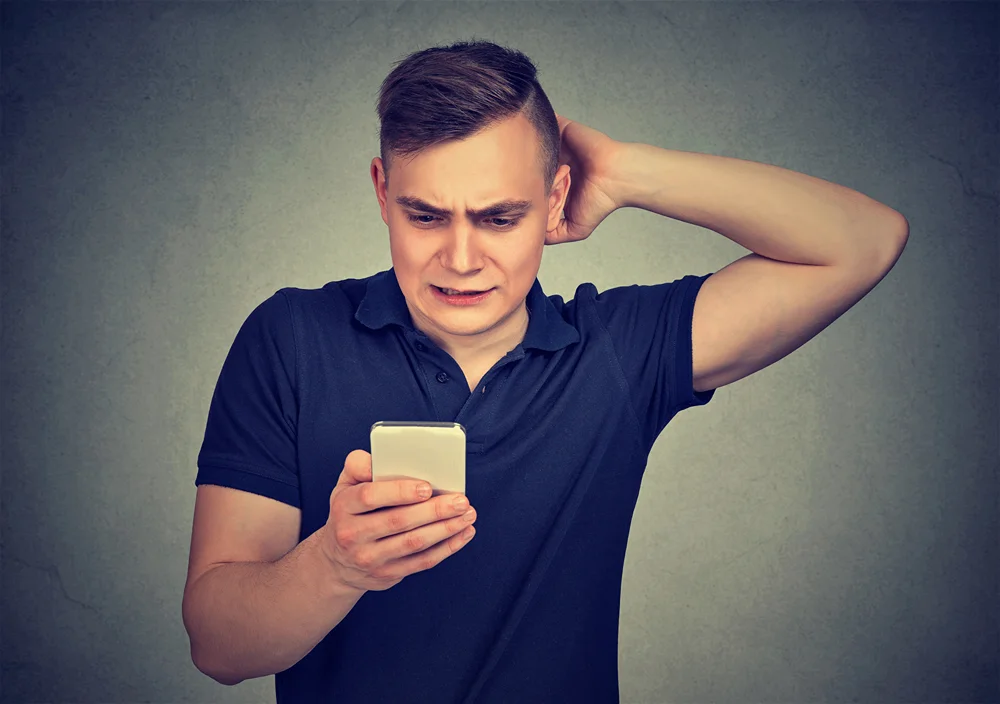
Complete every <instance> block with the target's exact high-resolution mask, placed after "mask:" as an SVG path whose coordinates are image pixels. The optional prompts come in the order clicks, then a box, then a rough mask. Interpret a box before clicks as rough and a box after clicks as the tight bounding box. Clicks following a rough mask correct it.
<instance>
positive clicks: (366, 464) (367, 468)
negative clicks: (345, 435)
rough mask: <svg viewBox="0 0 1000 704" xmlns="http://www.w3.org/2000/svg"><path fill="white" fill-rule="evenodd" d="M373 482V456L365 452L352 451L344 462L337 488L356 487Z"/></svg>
mask: <svg viewBox="0 0 1000 704" xmlns="http://www.w3.org/2000/svg"><path fill="white" fill-rule="evenodd" d="M371 480H372V456H371V455H370V454H369V453H368V452H366V451H365V450H352V451H351V452H350V453H349V454H348V455H347V459H346V460H344V470H343V471H342V472H341V473H340V478H339V479H338V480H337V486H354V485H355V484H360V483H362V482H370V481H371Z"/></svg>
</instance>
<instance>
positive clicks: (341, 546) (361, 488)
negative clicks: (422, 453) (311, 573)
mask: <svg viewBox="0 0 1000 704" xmlns="http://www.w3.org/2000/svg"><path fill="white" fill-rule="evenodd" d="M421 485H427V483H426V482H423V481H419V480H416V479H394V480H388V481H378V482H373V481H372V456H371V455H370V454H369V453H368V452H365V451H364V450H354V451H352V452H351V453H350V454H349V455H347V460H346V461H345V462H344V470H343V471H342V472H341V473H340V478H339V479H338V480H337V486H335V487H334V488H333V491H332V492H331V493H330V517H329V518H328V519H327V521H326V525H325V526H323V528H321V529H320V531H321V532H322V533H323V539H322V541H321V545H322V546H323V550H324V553H325V554H326V556H327V557H328V558H329V559H330V562H331V563H332V564H333V566H334V569H335V571H336V574H337V575H338V576H339V578H340V580H341V581H342V582H343V583H344V584H345V585H347V586H349V587H353V588H355V589H359V590H363V591H369V590H371V591H382V590H385V589H388V588H389V587H393V586H395V585H397V584H399V583H400V582H401V581H403V577H406V576H407V575H411V574H413V573H415V572H421V571H423V570H426V569H430V568H431V567H434V566H435V565H437V564H438V563H439V562H441V561H442V560H444V559H445V558H446V557H449V556H451V555H454V554H455V553H456V552H458V551H459V550H461V549H462V548H463V547H465V545H467V544H468V542H469V541H470V540H471V539H472V536H473V535H475V528H473V527H472V523H473V521H475V519H476V512H475V510H474V509H472V508H470V507H469V505H468V500H467V499H466V497H465V495H464V494H457V493H449V494H441V495H439V496H435V497H433V498H430V495H428V497H427V498H424V497H422V496H419V495H418V493H417V489H418V487H420V486H421ZM428 486H429V485H428ZM456 499H461V500H463V501H464V502H465V503H464V504H463V505H462V506H455V504H454V502H455V500H456ZM466 529H468V535H466V534H465V533H464V532H463V531H465V530H466Z"/></svg>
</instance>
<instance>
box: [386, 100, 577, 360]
mask: <svg viewBox="0 0 1000 704" xmlns="http://www.w3.org/2000/svg"><path fill="white" fill-rule="evenodd" d="M539 149H540V145H539V143H538V136H537V133H536V132H535V130H534V128H533V127H532V125H531V123H530V122H529V121H528V119H527V118H525V117H524V116H523V115H520V114H519V115H517V116H515V117H512V118H510V119H508V120H505V121H503V122H501V123H498V124H496V125H494V126H493V127H490V128H488V129H486V130H484V131H482V132H480V133H478V134H476V135H475V136H473V137H470V138H468V139H465V140H462V141H453V142H448V143H444V144H439V145H436V146H433V147H430V148H427V149H425V150H423V151H421V152H419V153H418V154H417V155H416V156H414V157H412V158H410V159H408V160H401V159H398V158H397V159H396V160H394V161H393V163H392V172H391V174H390V183H389V189H388V191H386V188H385V178H384V171H383V165H382V160H381V159H380V158H378V157H376V158H375V159H374V160H373V161H372V168H371V171H372V181H373V183H374V184H375V192H376V194H377V195H378V199H379V204H380V206H381V209H382V219H383V220H384V221H385V223H386V225H388V227H389V246H390V250H391V254H392V264H393V268H394V270H395V272H396V277H397V279H398V281H399V286H400V289H401V290H402V292H403V295H404V296H405V297H406V302H407V307H408V308H409V309H410V315H411V317H412V318H413V321H414V324H415V325H416V327H417V328H418V329H420V330H422V331H423V332H424V333H425V334H427V335H428V336H429V337H431V338H432V339H434V340H435V341H436V342H438V344H439V345H441V346H442V348H443V349H445V350H446V351H449V352H452V351H455V352H458V353H460V354H466V355H469V356H474V355H475V353H476V351H477V350H479V349H483V350H484V354H486V351H485V350H486V349H487V348H489V347H490V346H491V345H493V346H495V345H501V346H502V345H503V343H504V342H509V341H510V338H511V336H512V335H514V336H516V331H517V330H518V329H520V330H521V333H522V334H523V330H524V329H526V327H527V326H526V321H527V317H526V309H525V305H524V301H525V297H526V296H527V294H528V291H529V290H530V289H531V286H532V284H533V283H534V281H535V277H536V276H537V274H538V268H539V265H540V264H541V261H542V249H543V247H544V243H545V233H546V230H548V229H552V228H554V227H555V226H556V225H558V223H559V220H560V215H561V212H562V208H563V205H564V203H565V200H566V198H565V196H566V194H567V193H568V190H569V177H568V173H569V167H568V166H566V165H563V166H561V167H560V169H559V172H558V173H557V174H556V179H555V181H556V187H555V188H553V189H552V193H551V194H550V195H549V196H548V197H546V191H547V190H548V189H547V186H548V185H549V184H545V183H543V178H542V173H541V168H540V166H539V158H538V151H537V150H539ZM400 200H402V201H403V202H402V203H401V202H400ZM417 201H423V204H425V205H429V206H432V207H433V208H437V209H440V211H449V212H434V211H430V210H427V209H425V205H422V204H420V203H418V202H417ZM500 201H523V202H524V203H523V205H521V206H518V207H515V208H513V209H511V210H509V211H506V212H493V213H487V214H473V213H471V212H468V211H482V210H483V209H485V208H487V207H488V206H491V205H494V204H496V203H498V202H500ZM434 286H441V287H445V288H452V289H457V290H463V291H469V290H474V291H483V290H487V289H492V292H491V293H490V295H488V296H487V297H486V298H485V299H484V300H483V301H482V302H481V303H476V304H474V305H466V306H457V305H451V304H449V303H446V302H444V301H442V300H441V299H440V298H439V296H438V295H437V293H436V292H435V290H434V288H433V287H434ZM518 342H520V339H517V340H515V341H514V342H513V344H512V345H511V347H510V348H512V347H513V346H514V345H516V344H517V343H518ZM510 348H508V349H510ZM491 351H492V350H491ZM503 351H504V352H505V351H507V350H506V349H505V350H503ZM453 356H454V355H453Z"/></svg>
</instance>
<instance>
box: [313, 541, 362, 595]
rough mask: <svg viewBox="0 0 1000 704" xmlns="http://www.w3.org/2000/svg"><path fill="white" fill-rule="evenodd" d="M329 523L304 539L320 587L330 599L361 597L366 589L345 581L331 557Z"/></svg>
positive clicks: (339, 567)
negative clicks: (328, 534)
mask: <svg viewBox="0 0 1000 704" xmlns="http://www.w3.org/2000/svg"><path fill="white" fill-rule="evenodd" d="M328 529H329V525H324V526H322V527H321V528H320V529H319V530H317V531H316V532H315V533H313V534H312V535H310V536H309V537H308V538H306V539H305V541H303V542H305V543H308V546H307V550H308V551H309V553H310V554H311V556H312V559H313V561H314V563H315V564H316V566H317V567H316V574H318V575H319V579H320V583H321V584H320V589H321V591H322V593H323V594H324V595H326V596H327V597H329V598H332V599H342V598H349V597H354V598H361V596H363V595H364V593H365V592H366V591H367V590H366V589H359V588H358V587H354V586H351V585H350V584H348V583H347V582H346V580H345V579H344V576H343V571H342V567H341V566H340V565H339V564H338V563H337V561H336V560H334V559H333V556H332V555H330V552H329V549H328V542H327V541H328V540H329V537H328V536H327V534H326V533H327V530H328Z"/></svg>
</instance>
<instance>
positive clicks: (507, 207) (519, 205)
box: [396, 196, 531, 218]
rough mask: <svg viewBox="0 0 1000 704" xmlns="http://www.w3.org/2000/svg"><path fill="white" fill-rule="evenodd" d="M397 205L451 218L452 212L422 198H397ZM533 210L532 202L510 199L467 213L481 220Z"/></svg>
mask: <svg viewBox="0 0 1000 704" xmlns="http://www.w3.org/2000/svg"><path fill="white" fill-rule="evenodd" d="M396 203H398V204H399V205H401V206H403V207H404V208H409V209H410V210H416V211H418V212H421V213H429V214H431V215H438V216H440V217H445V218H447V217H451V215H452V212H451V211H450V210H447V209H446V208H438V207H437V206H434V205H431V204H430V203H428V202H427V201H425V200H423V199H422V198H417V197H415V196H397V197H396ZM530 209H531V201H530V200H517V199H513V198H508V199H507V200H502V201H500V202H498V203H493V204H491V205H488V206H486V207H485V208H481V209H479V210H472V209H468V210H466V211H465V212H466V213H467V214H468V215H470V216H472V217H480V218H492V217H497V216H498V215H509V214H510V213H522V212H525V211H527V210H530Z"/></svg>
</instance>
